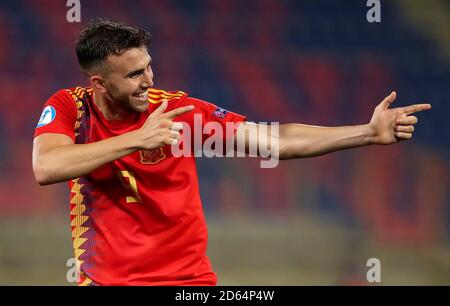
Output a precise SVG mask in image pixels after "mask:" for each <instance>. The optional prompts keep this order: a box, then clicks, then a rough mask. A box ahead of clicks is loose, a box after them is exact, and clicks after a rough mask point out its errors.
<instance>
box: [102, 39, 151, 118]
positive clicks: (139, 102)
mask: <svg viewBox="0 0 450 306" xmlns="http://www.w3.org/2000/svg"><path fill="white" fill-rule="evenodd" d="M151 60H152V59H151V57H150V55H149V54H148V52H147V48H146V47H141V48H132V49H128V50H127V51H125V52H124V53H122V54H120V55H110V56H108V58H107V59H106V60H105V63H104V67H105V69H104V70H105V72H104V73H102V77H101V78H102V79H103V86H104V87H105V89H106V97H107V99H108V100H110V101H111V102H113V103H115V105H116V106H117V107H119V108H121V109H123V110H126V111H135V112H144V111H146V110H147V109H148V103H149V102H148V95H147V89H148V88H149V87H152V86H153V71H152V68H151V66H150V64H151Z"/></svg>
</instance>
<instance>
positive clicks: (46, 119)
mask: <svg viewBox="0 0 450 306" xmlns="http://www.w3.org/2000/svg"><path fill="white" fill-rule="evenodd" d="M55 117H56V110H55V108H54V107H53V106H51V105H48V106H46V107H45V108H44V110H43V111H42V114H41V117H40V118H39V122H38V124H37V126H36V127H41V126H44V125H47V124H49V123H50V122H52V121H53V120H55Z"/></svg>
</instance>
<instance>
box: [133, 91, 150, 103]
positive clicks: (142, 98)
mask: <svg viewBox="0 0 450 306" xmlns="http://www.w3.org/2000/svg"><path fill="white" fill-rule="evenodd" d="M133 96H134V97H135V98H136V99H138V100H139V101H141V102H145V101H147V100H148V92H147V91H143V92H141V93H138V94H134V95H133Z"/></svg>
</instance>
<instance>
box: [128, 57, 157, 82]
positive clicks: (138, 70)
mask: <svg viewBox="0 0 450 306" xmlns="http://www.w3.org/2000/svg"><path fill="white" fill-rule="evenodd" d="M151 63H152V58H151V57H150V59H149V61H148V64H147V66H146V67H148V66H150V64H151ZM144 70H145V69H137V70H133V71H131V72H128V73H127V75H126V76H125V77H127V78H129V77H132V76H133V75H135V74H139V73H142V72H144Z"/></svg>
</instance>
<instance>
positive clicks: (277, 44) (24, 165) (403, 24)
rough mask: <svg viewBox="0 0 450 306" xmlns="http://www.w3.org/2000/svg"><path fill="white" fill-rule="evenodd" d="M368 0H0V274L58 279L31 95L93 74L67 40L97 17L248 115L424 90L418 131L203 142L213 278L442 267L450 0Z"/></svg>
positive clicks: (61, 197)
mask: <svg viewBox="0 0 450 306" xmlns="http://www.w3.org/2000/svg"><path fill="white" fill-rule="evenodd" d="M381 2H382V6H381V7H382V15H381V18H382V19H381V23H372V24H371V23H368V22H367V21H366V13H367V11H368V9H369V8H368V7H366V1H365V0H351V1H350V0H345V1H344V0H342V1H331V0H327V1H323V0H320V1H318V0H316V1H312V0H302V1H294V0H292V1H288V0H280V1H276V0H251V1H250V0H246V1H235V0H202V1H200V0H189V1H187V0H186V1H183V0H180V1H175V0H140V1H117V0H114V1H111V0H89V1H81V18H82V20H81V23H69V22H67V21H66V12H67V10H68V9H69V8H68V7H66V1H65V0H51V1H50V0H41V1H38V0H20V1H1V2H0V41H1V44H0V66H1V70H0V92H1V95H2V97H1V99H0V103H1V111H0V156H1V158H0V169H1V173H2V175H1V176H0V182H1V183H0V284H3V285H4V284H57V285H69V283H68V282H67V281H66V271H67V269H68V268H67V267H66V261H67V259H69V258H70V257H73V254H72V248H71V238H70V226H69V208H68V197H69V191H68V189H67V185H66V184H58V185H54V186H48V187H39V186H38V185H37V184H36V183H35V181H34V178H33V173H32V167H31V148H32V138H33V137H32V136H33V130H34V127H35V125H36V123H37V121H38V118H39V115H40V113H41V111H42V104H43V103H44V101H45V100H46V99H47V98H48V97H49V96H50V95H51V94H52V93H54V92H55V91H57V90H58V89H60V88H66V87H71V86H73V85H86V84H87V83H86V80H85V78H84V77H83V75H82V74H81V73H80V71H79V69H78V66H77V63H76V58H75V53H74V46H75V38H76V34H77V32H78V31H79V29H80V28H81V27H82V26H83V25H85V24H86V23H87V22H88V21H89V20H90V19H92V18H94V17H106V18H109V19H112V20H120V21H124V22H127V23H130V24H133V25H140V26H143V27H145V28H147V29H148V30H150V32H151V33H152V37H153V43H152V45H151V48H150V52H151V54H152V57H153V60H154V67H153V69H154V72H155V87H157V88H163V89H167V90H172V89H179V90H184V91H187V92H189V93H190V94H191V95H192V96H195V97H198V98H201V99H204V100H207V101H211V102H213V103H216V104H218V105H220V106H222V107H225V108H227V109H230V110H233V111H236V112H240V113H243V114H246V115H247V116H248V118H249V119H250V120H253V121H280V122H303V123H308V124H316V125H342V124H359V123H365V122H366V121H368V120H369V119H370V116H371V113H372V110H373V107H374V106H375V105H376V104H377V103H378V102H379V101H380V100H381V99H382V98H383V97H384V96H386V95H387V94H388V93H389V92H390V91H391V90H393V89H395V90H397V91H398V93H399V98H398V100H397V102H396V105H406V104H409V103H416V102H430V103H432V104H433V110H432V111H429V112H427V113H423V114H420V124H419V128H418V130H417V132H416V134H415V135H416V136H415V139H414V140H413V141H412V142H406V143H401V144H398V145H395V146H390V147H368V148H361V149H356V150H352V151H347V152H338V153H335V154H332V155H329V156H324V157H320V158H315V159H305V160H296V161H285V162H282V163H281V164H280V165H279V166H278V167H277V168H275V169H260V168H259V161H258V160H256V159H251V160H250V159H245V160H244V159H215V160H209V159H201V160H199V161H198V167H199V172H200V184H201V193H202V196H203V204H204V208H205V212H206V215H207V221H208V225H209V233H210V234H209V239H210V245H209V255H210V257H211V260H212V263H213V265H214V267H215V270H216V272H217V273H218V276H219V284H222V285H311V284H321V285H328V284H367V282H366V271H367V270H368V268H367V267H366V261H367V260H368V259H369V258H371V257H376V258H379V259H380V260H381V264H382V270H381V272H382V284H385V285H391V284H395V285H402V284H404V285H418V284H423V285H428V284H430V285H431V284H447V285H448V284H450V240H449V234H450V209H449V203H450V195H449V190H450V188H449V187H450V183H449V178H450V177H449V174H450V170H449V166H450V162H449V149H450V137H449V135H450V124H449V115H450V104H449V102H450V101H449V96H450V95H449V94H450V92H449V85H450V31H449V29H450V18H449V16H450V4H449V2H448V1H444V0H442V1H440V0H438V1H425V0H417V1H416V0H411V1H409V0H408V1H406V0H403V1H401V0H396V1H394V0H392V1H381Z"/></svg>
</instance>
